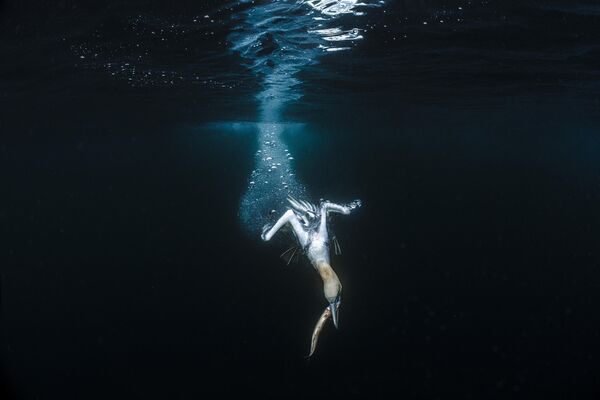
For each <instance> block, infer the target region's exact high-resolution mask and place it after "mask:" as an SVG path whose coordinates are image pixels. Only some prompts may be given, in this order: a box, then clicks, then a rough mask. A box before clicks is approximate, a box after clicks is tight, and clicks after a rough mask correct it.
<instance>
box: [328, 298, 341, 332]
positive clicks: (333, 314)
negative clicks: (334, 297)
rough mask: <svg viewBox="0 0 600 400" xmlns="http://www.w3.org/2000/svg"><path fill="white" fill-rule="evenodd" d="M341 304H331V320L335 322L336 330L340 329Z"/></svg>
mask: <svg viewBox="0 0 600 400" xmlns="http://www.w3.org/2000/svg"><path fill="white" fill-rule="evenodd" d="M339 305H340V303H339V302H335V303H329V310H330V311H331V320H332V321H333V325H334V326H335V329H338V307H339Z"/></svg>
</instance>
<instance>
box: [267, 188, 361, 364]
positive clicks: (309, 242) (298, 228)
mask: <svg viewBox="0 0 600 400" xmlns="http://www.w3.org/2000/svg"><path fill="white" fill-rule="evenodd" d="M288 202H289V203H290V207H289V208H288V210H287V211H286V212H285V213H284V214H283V215H282V216H281V217H280V218H279V219H278V220H277V222H276V223H275V224H274V225H273V226H272V227H271V226H269V225H267V226H265V228H264V229H263V234H262V239H263V240H265V241H269V240H271V238H272V237H273V235H275V233H277V231H279V230H280V229H281V228H282V227H283V226H285V225H286V224H290V226H291V227H292V231H293V232H294V235H295V236H296V239H298V243H299V245H300V248H301V249H302V250H303V252H304V253H305V254H306V256H307V257H308V260H309V261H310V262H311V264H312V266H313V267H314V268H315V270H317V272H318V273H319V275H320V276H321V279H322V280H323V293H324V295H325V298H326V299H327V302H328V303H329V305H328V307H327V308H326V310H327V309H328V310H329V311H328V312H324V313H323V315H322V317H321V319H320V320H319V322H318V323H317V326H319V325H321V327H322V325H323V324H324V322H325V321H326V320H327V318H328V317H329V315H330V316H331V319H332V320H333V324H334V325H335V327H336V328H337V327H338V308H339V306H340V303H341V292H342V284H341V282H340V280H339V278H338V276H337V274H336V273H335V271H334V270H333V268H332V267H331V263H330V258H329V247H330V242H333V245H334V250H335V251H336V252H339V245H338V244H337V241H336V240H335V238H333V240H331V241H330V238H329V232H328V230H327V217H328V215H329V213H339V214H344V215H348V214H350V213H351V212H352V211H353V210H355V209H357V208H358V207H360V206H361V201H360V200H354V201H353V202H351V203H349V204H346V205H340V204H335V203H332V202H330V201H327V200H321V202H320V204H319V206H317V205H315V204H312V203H309V202H307V201H303V200H296V199H294V198H291V197H290V198H288ZM292 250H293V251H294V252H293V253H292V254H291V256H290V260H291V259H292V258H293V257H294V256H295V254H296V251H297V249H295V248H292V249H290V250H288V251H286V253H288V252H289V251H292ZM286 253H284V255H285V254H286ZM323 317H324V319H323ZM320 331H321V329H320V328H319V329H317V328H315V333H314V334H313V340H312V342H311V343H314V345H316V339H317V337H318V334H319V333H320ZM314 345H311V355H312V353H313V352H314Z"/></svg>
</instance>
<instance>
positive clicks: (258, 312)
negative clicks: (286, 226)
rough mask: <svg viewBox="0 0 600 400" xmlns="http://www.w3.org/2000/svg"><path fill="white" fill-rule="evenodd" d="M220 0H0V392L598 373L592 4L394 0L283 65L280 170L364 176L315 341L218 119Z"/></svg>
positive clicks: (430, 389)
mask: <svg viewBox="0 0 600 400" xmlns="http://www.w3.org/2000/svg"><path fill="white" fill-rule="evenodd" d="M230 6H231V7H232V8H233V10H229V9H228V7H224V6H223V5H222V3H220V2H216V1H215V2H205V1H202V2H199V1H194V2H192V1H186V2H177V3H174V2H168V4H166V3H165V4H162V2H154V3H153V4H147V2H141V1H139V2H135V1H132V2H124V1H111V2H107V3H106V4H105V3H103V4H99V3H98V4H97V3H93V2H86V3H84V2H78V1H70V0H65V1H62V2H43V1H39V2H17V1H4V2H2V3H0V12H1V14H0V27H1V28H0V32H1V42H0V46H1V47H0V49H1V51H2V61H1V63H0V105H1V107H0V136H1V140H0V182H1V188H2V189H1V191H0V239H1V240H0V277H1V314H0V355H1V358H0V398H3V399H4V398H7V399H12V398H39V399H54V398H60V399H68V398H77V399H81V398H86V399H87V398H90V399H96V398H98V399H100V398H107V397H108V398H183V399H187V398H199V397H202V396H206V395H215V394H216V395H226V394H241V395H245V396H249V395H253V394H260V395H262V396H264V397H267V398H274V397H277V398H280V397H285V398H287V397H307V396H325V395H328V396H331V397H348V396H350V395H361V396H363V397H364V396H382V395H383V394H388V395H394V396H397V397H402V398H415V399H416V398H427V399H445V398H461V399H469V398H511V399H512V398H548V397H555V398H578V399H581V398H597V396H598V395H599V394H600V393H599V392H600V389H599V386H598V384H597V375H598V367H599V365H598V364H599V357H600V352H599V350H600V349H599V346H598V341H599V339H600V335H599V332H600V317H599V316H598V313H597V304H598V302H599V300H600V298H599V297H600V295H599V289H600V271H599V268H600V257H599V256H600V254H599V253H598V240H599V238H600V213H599V211H598V210H599V208H598V203H599V201H600V162H599V161H598V160H599V158H598V153H599V152H600V136H599V128H600V113H599V112H600V106H599V104H600V103H599V102H598V101H599V98H600V96H599V95H598V87H599V83H600V79H599V78H600V77H599V74H598V65H600V53H599V51H600V41H599V40H600V28H598V26H600V25H599V23H600V8H599V7H598V5H597V4H596V3H595V2H591V1H589V2H583V1H519V2H517V1H515V2H510V1H487V2H483V3H479V2H473V3H464V2H455V1H412V2H409V1H396V2H392V1H390V2H388V4H386V5H385V7H383V8H382V9H377V10H374V11H372V12H369V14H368V15H367V16H365V17H363V18H365V19H364V22H363V26H368V27H369V29H368V30H367V32H366V38H365V40H363V41H362V42H360V43H359V44H358V45H357V46H356V47H355V48H354V49H352V51H349V52H342V53H339V54H333V55H328V56H327V57H323V58H322V59H321V60H320V61H321V62H320V63H319V64H318V65H313V66H311V67H309V68H307V69H306V70H305V71H304V72H303V73H302V74H301V75H300V76H301V78H302V81H303V82H304V84H303V86H302V92H303V93H304V97H303V98H302V99H301V100H300V101H298V102H297V103H296V104H293V105H290V106H289V107H288V109H287V114H286V120H289V121H292V122H302V123H305V124H306V125H305V131H304V132H301V133H295V134H293V135H289V137H288V141H289V146H290V149H291V151H292V153H293V154H294V157H295V158H296V160H297V168H298V171H297V172H298V175H299V176H300V177H301V178H302V180H303V181H304V182H305V183H306V184H307V185H308V187H309V188H310V190H311V192H312V193H313V194H314V195H315V196H317V197H320V196H326V197H328V198H331V199H335V200H340V201H344V200H347V199H350V198H355V197H359V198H361V199H362V200H363V202H364V207H363V208H362V209H361V210H360V212H358V213H356V214H355V215H352V216H351V217H346V218H339V219H337V220H336V225H335V232H336V233H337V235H338V237H339V239H340V242H341V245H342V250H343V251H344V254H343V255H342V256H341V257H339V258H336V259H335V260H334V265H335V267H336V270H337V271H338V273H339V275H340V277H341V279H342V281H343V283H344V304H343V308H342V310H341V320H340V322H341V327H340V328H341V329H340V330H339V331H335V330H334V329H332V327H331V326H328V327H327V329H326V330H325V331H324V333H323V335H322V338H321V340H320V343H319V348H318V350H317V354H316V356H315V357H314V358H313V359H312V360H311V361H310V362H307V360H305V359H304V356H305V355H306V353H307V351H308V345H309V336H310V333H311V330H312V326H313V324H314V322H315V320H316V318H317V316H318V314H319V313H320V311H321V310H322V307H323V306H324V301H323V299H322V294H321V293H320V283H319V278H318V276H317V275H316V274H315V273H314V271H312V269H311V268H309V267H306V266H305V265H303V264H300V265H296V266H294V267H291V268H288V267H285V266H284V264H283V262H282V261H281V260H279V259H278V255H279V253H280V250H282V249H283V248H284V244H283V243H275V244H271V243H270V244H264V243H262V242H260V241H259V240H258V239H257V238H255V237H250V236H248V235H247V234H246V233H245V231H244V229H243V227H242V226H241V225H240V223H239V220H238V216H237V210H238V205H239V200H240V197H241V195H242V194H243V193H244V191H245V187H246V184H247V178H248V174H249V171H250V170H251V169H252V162H253V160H252V159H253V152H254V150H255V146H256V145H255V142H254V135H253V132H252V131H251V130H241V131H240V130H232V129H224V128H223V129H218V128H217V127H216V126H218V125H214V124H213V125H211V123H214V122H220V121H253V120H255V119H256V115H257V110H256V101H255V100H254V98H253V96H254V94H255V93H256V92H257V90H258V88H259V87H260V81H259V80H258V79H257V78H256V77H255V76H253V75H252V74H251V73H248V71H246V70H245V69H244V67H243V65H242V62H241V60H240V57H239V56H238V55H236V54H233V53H231V52H230V51H229V50H228V43H227V37H228V33H229V32H230V30H231V28H232V27H233V25H234V24H235V21H234V20H232V19H231V18H230V17H231V13H235V12H236V10H237V8H236V7H239V6H238V5H236V4H235V3H232V4H231V5H230ZM458 7H462V10H459V9H458ZM384 10H385V12H384ZM204 15H210V16H211V18H208V20H205V19H204V17H203V16H204ZM212 16H214V18H212ZM196 17H197V21H199V22H194V18H196ZM211 20H212V21H214V22H211ZM442 20H443V21H444V22H443V23H442V22H440V21H442ZM424 22H427V24H424ZM169 27H171V28H169ZM161 29H162V31H160V30H161ZM153 31H154V32H155V34H152V32H153ZM211 32H212V33H211ZM394 38H395V39H394ZM162 39H165V40H162ZM165 42H166V43H165ZM137 45H140V46H137ZM140 48H141V50H140ZM82 56H83V57H84V58H81V57H82ZM140 57H141V58H140ZM109 63H110V65H108V64H109ZM125 64H129V65H125ZM133 66H135V67H136V71H135V72H133V71H132V68H131V67H133ZM140 71H141V72H140ZM148 72H151V74H149V75H148ZM113 73H114V75H113ZM163 73H164V74H165V77H163V76H162V74H163ZM157 76H158V77H157Z"/></svg>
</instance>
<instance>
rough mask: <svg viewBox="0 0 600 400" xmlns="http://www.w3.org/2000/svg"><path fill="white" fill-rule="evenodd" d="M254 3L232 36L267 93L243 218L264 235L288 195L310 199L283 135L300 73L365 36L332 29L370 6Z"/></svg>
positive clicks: (339, 1)
mask: <svg viewBox="0 0 600 400" xmlns="http://www.w3.org/2000/svg"><path fill="white" fill-rule="evenodd" d="M242 3H246V4H251V5H252V6H250V7H249V8H247V9H246V10H245V11H244V12H242V13H241V14H239V15H237V16H236V18H237V19H238V21H237V24H236V26H237V28H236V29H235V30H234V32H232V34H231V35H230V41H231V43H232V50H233V51H234V52H237V53H239V54H240V55H241V56H242V57H243V59H244V60H245V62H246V65H247V66H248V68H249V69H250V70H251V71H253V72H254V73H255V74H256V75H257V76H259V77H261V80H262V90H261V91H260V92H259V93H258V94H257V95H256V99H257V100H258V102H259V107H260V115H259V122H258V123H257V124H256V128H257V140H258V150H257V151H256V154H255V167H254V170H253V171H252V173H251V175H250V179H249V181H248V188H247V190H246V193H245V194H244V196H243V197H242V200H241V204H240V211H239V215H240V218H241V220H242V223H243V224H244V225H245V226H246V228H248V229H249V230H251V231H253V232H256V231H260V229H261V228H262V227H263V225H264V224H265V223H267V222H269V221H270V220H271V218H272V217H273V216H275V215H279V214H281V212H282V211H283V209H284V208H285V205H286V199H287V197H288V196H292V197H295V198H300V199H303V198H307V194H308V193H307V191H306V187H305V185H303V184H302V183H301V182H300V181H299V180H298V178H297V177H296V175H295V172H294V168H293V162H294V157H293V156H292V154H291V153H290V151H289V148H288V147H287V145H286V143H285V142H284V139H283V136H284V133H285V130H286V126H287V124H285V123H284V122H283V121H281V115H282V111H283V110H284V108H285V105H286V104H288V103H289V102H292V101H296V100H298V99H300V97H301V92H300V90H299V87H300V85H301V82H300V81H299V79H298V77H297V73H298V72H299V71H301V70H302V69H303V68H304V67H306V66H308V65H312V64H315V63H317V59H318V57H319V56H320V55H323V54H327V53H332V52H339V51H343V50H347V49H350V48H351V46H352V45H353V43H354V42H355V41H357V40H360V39H362V38H363V34H362V32H363V30H362V29H359V28H355V27H354V28H344V27H342V26H331V24H332V22H334V21H336V23H338V22H339V21H338V18H339V17H340V16H343V15H346V14H351V15H356V16H360V15H363V14H364V13H363V12H360V11H357V9H364V8H365V7H369V6H378V5H379V4H381V3H382V2H377V3H374V4H366V3H364V2H358V0H309V1H303V0H302V1H298V0H296V1H294V0H279V1H275V0H274V1H270V2H254V1H250V0H246V1H243V2H242Z"/></svg>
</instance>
